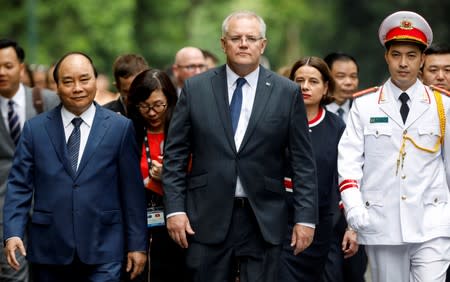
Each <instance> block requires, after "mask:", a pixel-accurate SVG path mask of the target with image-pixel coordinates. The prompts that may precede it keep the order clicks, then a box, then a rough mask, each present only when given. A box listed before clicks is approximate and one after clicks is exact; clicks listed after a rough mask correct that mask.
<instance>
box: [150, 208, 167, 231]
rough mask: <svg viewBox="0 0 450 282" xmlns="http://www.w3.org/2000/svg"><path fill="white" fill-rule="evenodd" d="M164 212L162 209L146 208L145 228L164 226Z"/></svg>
mask: <svg viewBox="0 0 450 282" xmlns="http://www.w3.org/2000/svg"><path fill="white" fill-rule="evenodd" d="M164 225H165V222H164V210H163V207H148V208H147V227H148V228H152V227H157V226H164Z"/></svg>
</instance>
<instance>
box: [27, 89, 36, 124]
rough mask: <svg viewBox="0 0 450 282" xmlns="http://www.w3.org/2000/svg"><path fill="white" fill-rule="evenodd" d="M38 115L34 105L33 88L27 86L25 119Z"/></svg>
mask: <svg viewBox="0 0 450 282" xmlns="http://www.w3.org/2000/svg"><path fill="white" fill-rule="evenodd" d="M35 115H36V109H35V108H34V105H33V93H32V90H31V88H28V87H25V120H29V119H31V118H32V117H34V116H35Z"/></svg>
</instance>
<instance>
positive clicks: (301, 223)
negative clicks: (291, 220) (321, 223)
mask: <svg viewBox="0 0 450 282" xmlns="http://www.w3.org/2000/svg"><path fill="white" fill-rule="evenodd" d="M297 224H300V225H303V226H306V227H310V228H312V229H316V225H315V224H314V223H306V222H297Z"/></svg>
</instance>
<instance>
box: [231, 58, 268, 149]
mask: <svg viewBox="0 0 450 282" xmlns="http://www.w3.org/2000/svg"><path fill="white" fill-rule="evenodd" d="M271 76H272V75H271V73H270V72H268V71H266V69H264V68H263V67H262V66H260V70H259V77H258V85H257V87H256V92H255V101H254V102H253V108H252V113H251V115H250V120H249V122H248V126H247V130H246V131H245V134H244V139H243V140H242V143H241V146H240V148H239V151H242V150H243V148H244V147H245V145H246V144H247V142H248V140H249V139H250V137H251V135H252V134H253V132H254V130H255V128H256V124H257V123H258V121H259V119H260V118H261V115H262V113H263V112H264V109H265V108H266V104H267V101H268V100H269V97H270V93H271V91H272V88H273V87H274V81H273V79H272V77H271Z"/></svg>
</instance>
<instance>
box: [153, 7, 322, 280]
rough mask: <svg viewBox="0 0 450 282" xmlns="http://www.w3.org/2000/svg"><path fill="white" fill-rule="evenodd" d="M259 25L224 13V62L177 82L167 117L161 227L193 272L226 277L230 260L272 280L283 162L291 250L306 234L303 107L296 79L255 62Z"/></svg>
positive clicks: (261, 39)
mask: <svg viewBox="0 0 450 282" xmlns="http://www.w3.org/2000/svg"><path fill="white" fill-rule="evenodd" d="M265 31H266V27H265V23H264V21H263V20H262V19H261V18H260V17H259V16H257V15H256V14H254V13H252V12H236V13H233V14H231V15H230V16H228V17H227V18H226V19H225V21H224V23H223V25H222V39H221V42H222V48H223V50H224V52H225V53H226V55H227V64H226V65H224V66H221V67H218V68H216V69H213V70H210V71H207V72H206V73H202V74H200V75H198V76H195V77H192V78H190V79H188V80H187V81H186V82H185V84H184V88H183V90H182V92H181V95H180V98H179V100H178V104H177V107H176V109H175V112H174V115H173V118H172V121H171V124H170V128H169V133H168V137H167V141H166V149H165V154H164V170H163V178H162V179H163V184H164V197H165V207H166V214H167V228H168V230H169V234H170V235H171V237H172V238H173V239H174V240H175V241H176V242H177V243H178V244H179V245H180V246H182V247H184V248H187V259H186V264H187V268H188V270H189V272H190V275H189V278H190V279H191V280H193V281H197V282H200V281H205V282H206V281H207V282H215V281H233V278H234V277H235V275H236V273H235V271H234V270H235V269H236V265H237V266H238V270H239V272H240V279H241V280H240V281H243V282H246V281H267V282H268V281H276V276H277V266H278V261H279V255H280V251H281V242H282V240H283V238H284V236H285V235H284V234H285V232H286V229H287V227H288V225H287V214H288V211H287V205H286V198H285V192H284V165H285V164H286V163H287V162H290V164H291V165H292V168H293V171H294V177H293V179H294V180H293V182H294V188H293V197H294V199H295V214H294V215H293V217H294V219H295V222H296V223H298V224H296V225H295V227H294V230H293V233H292V240H291V246H292V251H293V252H294V253H295V254H297V253H299V252H301V251H303V250H304V249H305V248H306V247H308V246H309V244H310V243H311V241H312V238H313V235H314V227H315V224H316V223H317V187H316V182H317V180H316V173H315V172H316V170H315V163H314V158H313V156H312V147H311V141H310V137H309V133H308V125H307V120H306V114H305V107H304V104H303V99H302V96H301V95H300V91H299V87H298V86H297V84H295V83H293V82H292V81H290V80H288V79H286V78H283V77H280V76H278V75H277V74H275V73H273V72H271V71H269V70H266V69H265V68H264V67H262V66H260V64H259V62H260V58H261V54H263V52H264V49H265V46H266V38H265ZM287 149H289V150H290V153H291V154H290V156H291V157H290V159H287V158H286V157H285V156H286V155H285V151H286V150H287ZM189 159H191V160H192V168H191V170H190V171H189V172H188V169H187V168H188V163H189Z"/></svg>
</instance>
